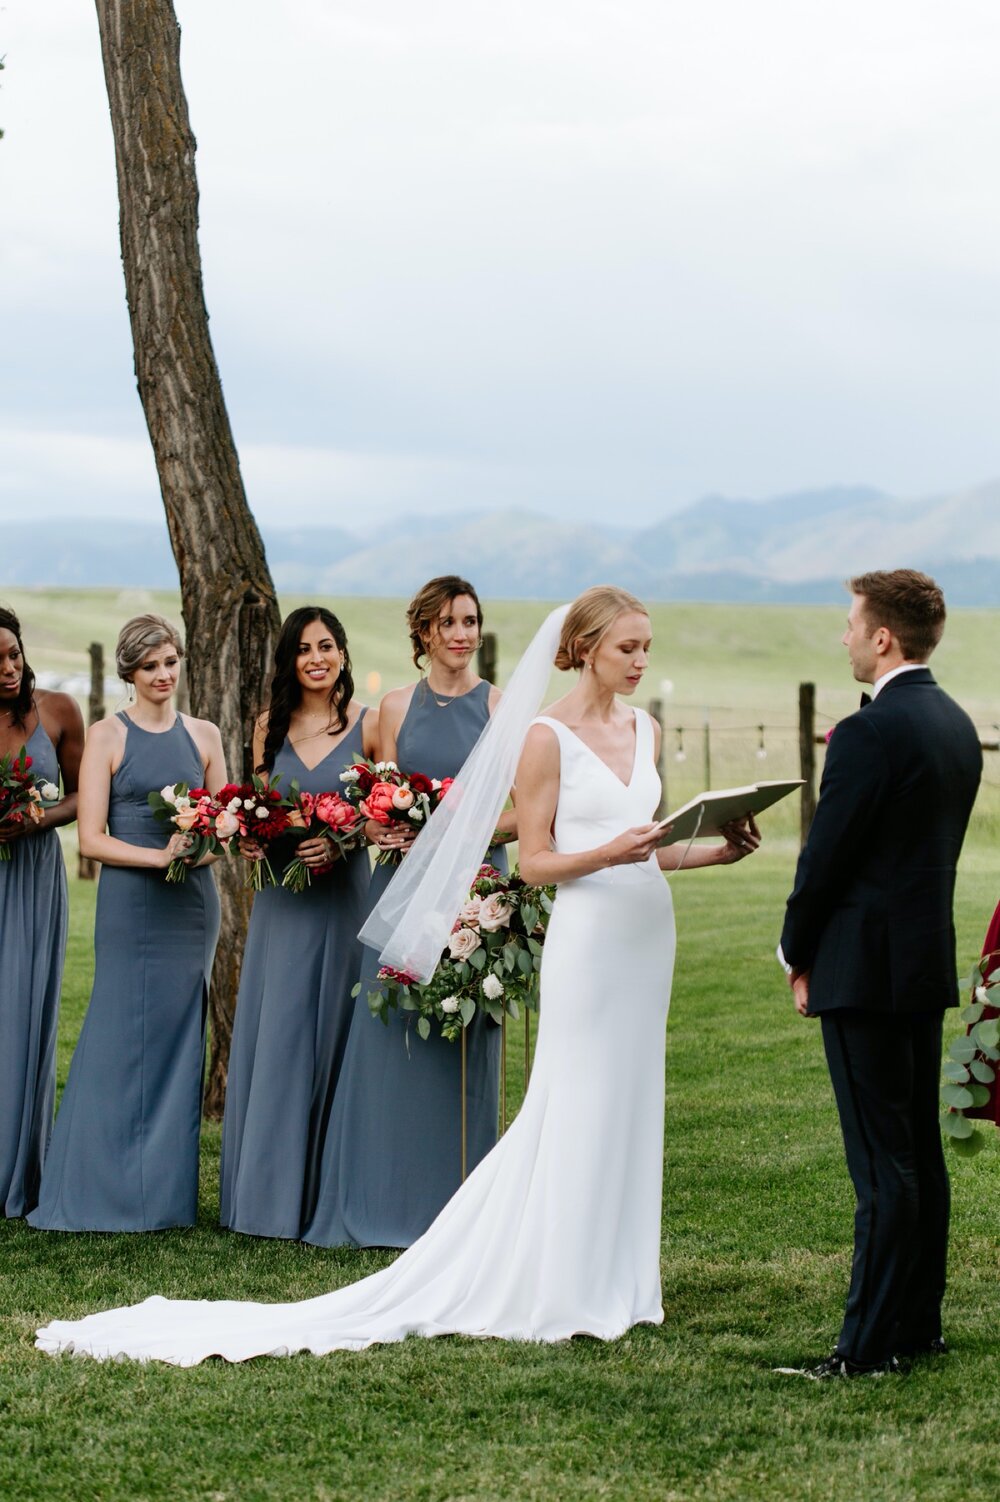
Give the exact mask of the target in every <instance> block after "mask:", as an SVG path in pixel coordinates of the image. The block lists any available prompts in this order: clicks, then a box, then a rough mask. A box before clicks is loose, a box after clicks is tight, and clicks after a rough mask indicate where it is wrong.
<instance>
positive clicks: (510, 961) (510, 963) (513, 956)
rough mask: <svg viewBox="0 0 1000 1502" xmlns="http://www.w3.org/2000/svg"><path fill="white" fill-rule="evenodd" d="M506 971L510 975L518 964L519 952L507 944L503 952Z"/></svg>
mask: <svg viewBox="0 0 1000 1502" xmlns="http://www.w3.org/2000/svg"><path fill="white" fill-rule="evenodd" d="M503 964H504V969H505V970H506V971H507V972H508V973H509V972H510V971H511V970H513V968H514V966H515V965H516V964H517V950H516V949H515V947H514V946H513V945H512V944H505V945H504V951H503Z"/></svg>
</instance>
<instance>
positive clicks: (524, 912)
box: [521, 902, 538, 934]
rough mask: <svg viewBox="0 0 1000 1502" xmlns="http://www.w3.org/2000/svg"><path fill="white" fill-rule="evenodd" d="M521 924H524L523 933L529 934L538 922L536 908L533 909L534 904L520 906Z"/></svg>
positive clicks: (527, 903)
mask: <svg viewBox="0 0 1000 1502" xmlns="http://www.w3.org/2000/svg"><path fill="white" fill-rule="evenodd" d="M521 922H522V923H523V924H524V928H525V932H526V933H529V934H530V933H531V931H532V929H533V928H534V926H535V924H536V923H537V922H538V909H537V907H535V905H534V903H532V902H525V903H523V904H522V906H521Z"/></svg>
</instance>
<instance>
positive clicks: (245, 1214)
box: [220, 605, 378, 1239]
mask: <svg viewBox="0 0 1000 1502" xmlns="http://www.w3.org/2000/svg"><path fill="white" fill-rule="evenodd" d="M353 694H354V680H353V678H352V676H351V659H350V655H349V652H348V647H347V637H346V635H345V633H344V628H343V626H342V625H341V624H340V621H339V620H338V619H337V617H336V616H335V615H332V614H331V613H330V611H329V610H324V609H323V608H321V607H320V606H317V605H304V606H302V608H301V609H299V610H295V611H293V612H292V614H291V615H290V616H289V617H288V619H287V620H286V621H285V623H284V625H283V626H282V628H281V635H280V636H279V638H278V644H277V647H276V649H275V664H274V677H273V678H272V680H271V702H270V705H269V707H268V709H267V710H266V711H265V712H264V713H263V714H262V715H261V717H260V719H259V720H258V722H257V727H256V731H255V734H254V763H255V766H256V769H257V771H258V773H260V774H261V775H262V776H263V777H265V778H267V777H270V776H275V777H277V776H279V775H280V777H281V784H280V786H281V788H282V790H283V791H284V790H287V788H288V786H289V784H290V783H291V782H292V780H293V779H294V780H295V781H296V782H297V783H298V785H299V787H300V788H301V789H302V790H303V791H304V792H308V793H326V792H340V791H341V790H342V788H341V782H340V773H341V772H342V771H343V769H344V767H345V766H346V765H347V764H348V762H351V761H355V760H357V758H358V757H359V756H372V757H374V756H377V754H378V747H377V744H376V728H377V725H378V716H377V715H376V714H372V713H369V712H368V711H367V710H366V709H365V707H364V705H362V704H359V703H358V701H357V700H356V699H355V698H354V697H353ZM294 848H295V853H296V854H298V855H300V856H301V857H302V859H303V860H304V861H305V862H306V864H307V865H309V866H312V867H317V866H322V865H324V864H327V863H328V862H329V860H330V843H329V842H328V841H326V840H324V839H312V840H305V841H303V842H302V843H300V844H299V845H297V846H296V847H294ZM275 853H277V852H275ZM291 853H292V848H291V846H289V848H288V850H287V852H282V853H281V854H282V855H284V858H285V859H287V858H289V857H290V855H291ZM276 869H277V868H276ZM370 875H371V872H370V866H369V862H368V852H367V851H366V850H364V849H361V850H358V851H356V852H352V853H351V854H349V855H348V856H346V857H345V858H341V859H337V860H335V861H334V865H333V868H332V870H330V871H329V872H328V873H325V874H322V875H319V876H314V877H313V880H312V885H311V886H309V887H307V888H306V890H305V891H304V892H300V893H292V892H288V891H285V890H284V889H283V888H282V887H267V888H265V890H264V891H263V892H260V893H258V895H257V896H256V898H255V899H254V905H253V913H252V914H251V918H250V928H249V932H248V934H247V943H246V950H245V951H244V955H243V968H242V972H241V977H240V990H239V998H238V1001H237V1006H236V1020H235V1024H234V1027H233V1042H232V1051H231V1054H230V1060H229V1081H228V1085H227V1088H226V1114H225V1118H224V1121H223V1126H222V1171H221V1213H220V1219H221V1222H222V1224H223V1225H224V1226H228V1227H229V1229H230V1230H233V1231H244V1232H246V1233H248V1234H250V1235H254V1236H284V1237H288V1238H290V1239H296V1238H298V1237H299V1236H300V1235H301V1234H302V1228H303V1226H305V1225H306V1224H308V1222H309V1220H310V1219H311V1217H312V1214H313V1211H314V1209H315V1205H316V1194H317V1189H318V1182H317V1180H318V1174H319V1163H320V1156H321V1153H322V1148H323V1141H324V1137H325V1135H326V1130H327V1125H328V1122H329V1119H330V1109H331V1107H332V1104H333V1100H334V1092H335V1091H336V1089H337V1080H338V1076H339V1074H340V1066H341V1062H342V1060H343V1057H344V1049H345V1046H346V1044H347V1034H348V1030H349V1028H350V1024H351V1017H352V1015H353V1011H354V1002H353V1000H352V998H351V990H352V987H353V985H354V981H355V977H356V976H357V973H358V970H359V968H360V965H361V953H362V950H361V945H360V943H359V942H358V938H357V933H358V929H359V928H360V927H361V925H362V923H363V922H364V920H365V915H366V913H367V910H368V909H367V897H368V884H369V880H370Z"/></svg>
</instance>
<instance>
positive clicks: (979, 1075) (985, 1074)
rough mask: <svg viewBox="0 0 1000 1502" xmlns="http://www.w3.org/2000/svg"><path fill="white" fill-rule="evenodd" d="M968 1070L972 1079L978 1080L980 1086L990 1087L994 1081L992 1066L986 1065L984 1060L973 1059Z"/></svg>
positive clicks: (994, 1074) (994, 1075) (994, 1072)
mask: <svg viewBox="0 0 1000 1502" xmlns="http://www.w3.org/2000/svg"><path fill="white" fill-rule="evenodd" d="M969 1069H970V1071H971V1073H972V1078H973V1079H974V1080H978V1081H979V1083H980V1084H981V1085H992V1083H993V1081H994V1080H995V1079H996V1070H995V1069H994V1068H993V1066H992V1064H987V1062H986V1060H985V1059H973V1061H972V1063H971V1064H970V1065H969Z"/></svg>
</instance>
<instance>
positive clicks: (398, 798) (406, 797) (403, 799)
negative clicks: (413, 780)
mask: <svg viewBox="0 0 1000 1502" xmlns="http://www.w3.org/2000/svg"><path fill="white" fill-rule="evenodd" d="M415 802H416V799H415V798H414V795H413V792H412V790H411V789H410V788H396V789H395V790H394V792H393V795H392V806H393V808H398V809H402V810H403V812H405V811H406V810H407V809H408V808H412V807H413V805H414V803H415Z"/></svg>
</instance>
